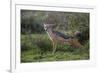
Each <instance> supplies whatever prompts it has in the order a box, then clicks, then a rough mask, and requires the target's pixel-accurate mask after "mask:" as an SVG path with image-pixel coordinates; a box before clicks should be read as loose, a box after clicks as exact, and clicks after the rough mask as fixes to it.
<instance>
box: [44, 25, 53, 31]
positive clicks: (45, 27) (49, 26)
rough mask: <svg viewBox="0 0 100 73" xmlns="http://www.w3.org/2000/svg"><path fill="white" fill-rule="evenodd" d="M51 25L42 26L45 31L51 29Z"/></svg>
mask: <svg viewBox="0 0 100 73" xmlns="http://www.w3.org/2000/svg"><path fill="white" fill-rule="evenodd" d="M52 25H53V24H43V26H44V29H45V31H47V30H48V29H51V28H52Z"/></svg>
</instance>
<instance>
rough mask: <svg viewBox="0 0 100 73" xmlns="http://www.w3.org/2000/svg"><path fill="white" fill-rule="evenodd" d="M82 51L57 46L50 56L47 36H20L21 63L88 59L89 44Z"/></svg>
mask: <svg viewBox="0 0 100 73" xmlns="http://www.w3.org/2000/svg"><path fill="white" fill-rule="evenodd" d="M84 46H85V48H84V49H78V48H73V47H71V46H68V45H66V44H58V46H57V50H56V52H55V54H52V42H51V41H50V39H49V37H48V35H47V34H31V35H21V62H23V63H27V62H47V61H69V60H87V59H89V42H88V41H87V43H86V44H85V45H84Z"/></svg>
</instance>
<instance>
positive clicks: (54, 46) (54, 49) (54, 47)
mask: <svg viewBox="0 0 100 73" xmlns="http://www.w3.org/2000/svg"><path fill="white" fill-rule="evenodd" d="M55 51H56V43H54V42H53V52H52V54H54V53H55Z"/></svg>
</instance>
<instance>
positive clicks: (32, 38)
mask: <svg viewBox="0 0 100 73" xmlns="http://www.w3.org/2000/svg"><path fill="white" fill-rule="evenodd" d="M89 16H90V15H89V13H79V12H56V11H35V10H21V62H24V63H25V62H45V61H69V60H87V59H89ZM43 23H48V24H55V25H54V26H53V29H54V30H57V31H60V32H62V33H64V34H66V35H73V33H74V32H75V31H80V32H81V33H82V36H81V38H80V42H81V44H82V45H84V49H79V48H74V47H71V46H69V45H66V44H59V43H58V45H57V51H56V52H55V54H54V55H52V42H51V41H50V39H49V37H48V35H47V34H46V32H45V30H44V28H43Z"/></svg>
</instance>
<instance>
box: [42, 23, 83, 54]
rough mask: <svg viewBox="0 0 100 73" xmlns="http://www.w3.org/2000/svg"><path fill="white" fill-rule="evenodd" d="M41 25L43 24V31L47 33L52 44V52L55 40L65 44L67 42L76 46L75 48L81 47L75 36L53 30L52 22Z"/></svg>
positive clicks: (55, 43)
mask: <svg viewBox="0 0 100 73" xmlns="http://www.w3.org/2000/svg"><path fill="white" fill-rule="evenodd" d="M43 25H44V29H45V31H46V32H47V34H48V36H49V38H50V40H51V41H52V44H53V52H52V53H54V52H55V51H56V45H57V42H60V43H65V44H68V45H70V46H73V47H76V48H83V46H82V45H81V44H80V42H79V41H78V39H77V38H76V37H72V36H68V35H65V34H63V33H61V32H58V31H54V30H53V29H52V25H53V24H43Z"/></svg>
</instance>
